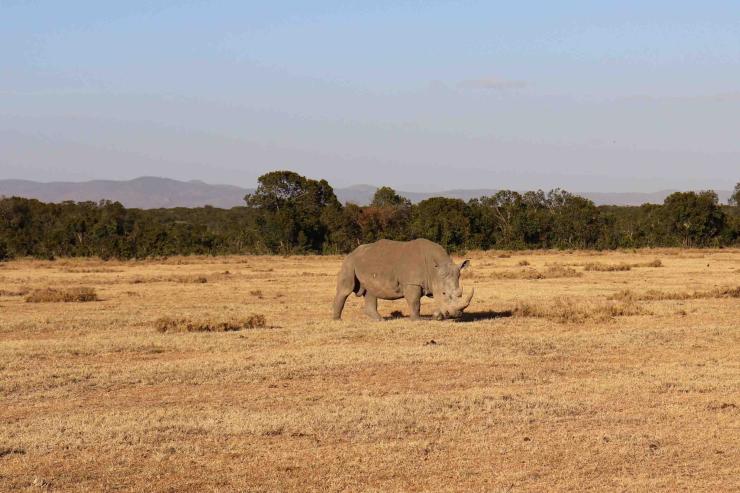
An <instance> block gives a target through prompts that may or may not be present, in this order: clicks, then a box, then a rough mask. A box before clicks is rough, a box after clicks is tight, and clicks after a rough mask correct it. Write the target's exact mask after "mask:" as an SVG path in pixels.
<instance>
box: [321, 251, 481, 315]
mask: <svg viewBox="0 0 740 493" xmlns="http://www.w3.org/2000/svg"><path fill="white" fill-rule="evenodd" d="M468 265H470V261H469V260H465V261H464V262H463V263H461V264H460V265H456V264H455V263H454V262H453V261H452V259H451V258H450V256H449V255H448V254H447V252H446V251H445V249H444V248H442V247H441V246H440V245H438V244H436V243H434V242H432V241H429V240H425V239H417V240H412V241H392V240H379V241H376V242H375V243H370V244H367V245H360V246H358V247H357V248H356V249H355V250H354V251H353V252H352V253H350V254H349V255H348V256H347V258H345V259H344V262H343V263H342V269H341V270H340V271H339V275H338V278H337V294H336V297H335V298H334V319H335V320H339V319H340V318H341V317H342V310H343V309H344V303H345V301H346V300H347V297H348V296H349V295H350V293H355V295H357V296H364V297H365V313H366V314H367V315H368V316H369V317H370V318H372V319H374V320H381V317H380V315H379V314H378V299H381V300H398V299H401V298H406V301H407V302H408V304H409V308H410V310H411V319H412V320H418V319H419V318H420V317H419V310H420V308H421V297H422V296H428V297H430V298H434V299H435V301H436V302H437V309H436V311H435V312H434V314H433V316H434V318H436V319H438V320H440V319H443V318H444V317H453V318H454V317H459V316H460V315H462V311H463V310H464V309H465V308H467V307H468V305H470V301H471V300H472V299H473V293H474V291H475V289H471V290H470V292H469V293H468V294H467V296H463V292H462V289H461V288H460V271H461V270H463V269H464V268H466V267H467V266H468Z"/></svg>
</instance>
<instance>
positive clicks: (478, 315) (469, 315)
mask: <svg viewBox="0 0 740 493" xmlns="http://www.w3.org/2000/svg"><path fill="white" fill-rule="evenodd" d="M513 314H514V313H513V312H512V311H511V310H503V311H500V312H497V311H496V310H484V311H482V312H463V314H462V316H461V317H460V318H458V319H455V321H456V322H458V323H465V322H478V321H481V320H493V319H494V318H507V317H511V316H512V315H513Z"/></svg>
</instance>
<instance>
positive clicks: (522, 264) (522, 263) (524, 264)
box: [519, 260, 529, 267]
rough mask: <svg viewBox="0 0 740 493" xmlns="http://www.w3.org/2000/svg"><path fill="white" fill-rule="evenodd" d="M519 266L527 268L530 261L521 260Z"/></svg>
mask: <svg viewBox="0 0 740 493" xmlns="http://www.w3.org/2000/svg"><path fill="white" fill-rule="evenodd" d="M519 265H521V266H522V267H526V266H528V265H529V260H520V261H519Z"/></svg>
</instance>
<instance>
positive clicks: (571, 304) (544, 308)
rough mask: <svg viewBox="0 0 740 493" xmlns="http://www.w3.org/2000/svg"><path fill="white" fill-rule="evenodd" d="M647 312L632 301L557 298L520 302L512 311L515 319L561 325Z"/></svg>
mask: <svg viewBox="0 0 740 493" xmlns="http://www.w3.org/2000/svg"><path fill="white" fill-rule="evenodd" d="M646 313H647V312H646V311H645V310H644V309H643V308H642V307H641V306H640V305H637V304H635V303H634V302H632V301H622V302H619V303H604V302H594V301H586V300H580V299H573V298H556V299H555V300H554V301H551V302H542V303H527V302H522V301H520V302H518V303H517V305H516V306H515V307H514V309H513V310H512V314H513V315H514V316H515V317H534V318H544V319H547V320H553V321H556V322H560V323H582V322H585V321H588V320H595V321H602V322H603V321H606V320H611V319H612V318H614V317H628V316H632V315H644V314H646Z"/></svg>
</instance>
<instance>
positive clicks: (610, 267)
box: [583, 262, 632, 272]
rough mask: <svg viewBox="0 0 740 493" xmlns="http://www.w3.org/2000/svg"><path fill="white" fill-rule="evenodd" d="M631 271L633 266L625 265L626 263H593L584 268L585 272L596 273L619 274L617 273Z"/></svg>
mask: <svg viewBox="0 0 740 493" xmlns="http://www.w3.org/2000/svg"><path fill="white" fill-rule="evenodd" d="M630 269H632V266H631V265H630V264H625V263H621V264H600V263H598V262H591V263H588V264H585V265H584V266H583V270H585V271H595V272H617V271H626V270H630Z"/></svg>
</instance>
